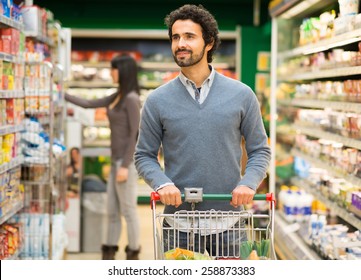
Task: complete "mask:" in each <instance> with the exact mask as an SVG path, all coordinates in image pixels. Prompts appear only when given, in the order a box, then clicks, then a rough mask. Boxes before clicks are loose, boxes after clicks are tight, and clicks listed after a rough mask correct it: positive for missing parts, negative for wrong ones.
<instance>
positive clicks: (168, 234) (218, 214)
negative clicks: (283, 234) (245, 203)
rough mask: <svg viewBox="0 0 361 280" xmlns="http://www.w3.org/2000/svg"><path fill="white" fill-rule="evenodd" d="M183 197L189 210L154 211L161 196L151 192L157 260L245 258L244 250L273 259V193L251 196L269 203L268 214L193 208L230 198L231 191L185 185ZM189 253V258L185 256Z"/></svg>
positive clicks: (274, 255) (262, 257) (274, 256)
mask: <svg viewBox="0 0 361 280" xmlns="http://www.w3.org/2000/svg"><path fill="white" fill-rule="evenodd" d="M182 199H184V201H185V202H188V203H191V206H192V207H191V209H192V210H191V211H186V210H180V211H177V212H175V213H174V214H164V213H157V211H156V202H157V201H159V200H160V197H159V195H158V193H157V192H152V193H151V209H152V220H153V240H154V258H155V259H156V260H159V259H169V254H173V255H174V254H175V255H177V254H178V255H182V258H181V259H245V257H244V252H245V251H247V250H249V251H250V253H251V251H253V250H256V252H257V253H258V254H257V255H258V256H259V255H261V256H260V257H261V259H276V254H275V251H274V233H273V229H274V213H275V199H274V195H273V194H272V193H268V194H256V195H255V196H254V198H253V199H254V200H264V201H268V202H269V209H268V213H260V214H255V213H253V212H252V211H245V210H242V211H218V210H208V211H198V210H196V209H195V208H196V203H198V202H201V201H203V200H218V201H219V200H224V201H227V200H228V201H230V200H231V199H232V195H230V194H203V191H202V189H198V188H186V189H185V193H184V194H182ZM266 246H267V247H266ZM185 252H186V253H185ZM184 254H185V255H184ZM189 254H192V257H190V258H187V255H188V256H190V255H189ZM195 256H197V257H196V258H194V257H195Z"/></svg>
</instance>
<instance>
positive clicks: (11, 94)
mask: <svg viewBox="0 0 361 280" xmlns="http://www.w3.org/2000/svg"><path fill="white" fill-rule="evenodd" d="M0 96H1V98H2V99H3V98H24V96H25V95H24V91H23V90H3V89H2V90H0Z"/></svg>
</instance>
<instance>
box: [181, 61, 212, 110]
mask: <svg viewBox="0 0 361 280" xmlns="http://www.w3.org/2000/svg"><path fill="white" fill-rule="evenodd" d="M209 69H210V70H211V74H209V76H208V78H207V79H205V80H204V82H203V84H202V86H201V90H200V92H199V93H200V97H199V104H202V103H203V102H204V100H206V98H207V96H208V93H209V91H210V89H211V86H212V83H213V80H214V75H215V70H214V68H213V67H212V66H211V65H209ZM179 79H180V80H181V82H182V84H183V85H184V86H185V88H186V89H187V91H188V92H189V94H190V95H191V96H192V98H193V99H196V96H195V92H194V91H195V89H196V88H197V87H196V84H195V83H194V82H193V81H192V80H190V79H188V78H187V77H186V76H184V74H183V73H182V72H180V73H179Z"/></svg>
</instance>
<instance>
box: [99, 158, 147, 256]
mask: <svg viewBox="0 0 361 280" xmlns="http://www.w3.org/2000/svg"><path fill="white" fill-rule="evenodd" d="M121 163H122V161H121V160H118V161H116V162H112V166H111V171H110V176H109V181H108V186H107V201H108V205H107V233H106V238H105V243H104V244H106V245H109V246H117V245H118V242H119V238H120V234H121V230H122V220H121V216H123V217H124V218H125V221H126V223H127V233H128V247H129V249H131V250H138V249H139V247H140V244H139V217H138V208H137V199H138V193H137V186H138V185H137V180H138V173H137V171H136V169H135V165H134V163H131V164H130V165H129V167H128V170H129V173H128V180H127V181H125V182H121V183H118V182H117V181H116V175H117V170H118V169H119V167H120V165H121Z"/></svg>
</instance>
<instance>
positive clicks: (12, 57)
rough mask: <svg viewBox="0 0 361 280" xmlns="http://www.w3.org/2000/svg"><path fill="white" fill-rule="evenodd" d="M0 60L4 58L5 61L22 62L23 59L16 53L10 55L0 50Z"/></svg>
mask: <svg viewBox="0 0 361 280" xmlns="http://www.w3.org/2000/svg"><path fill="white" fill-rule="evenodd" d="M0 60H4V61H7V62H12V63H23V62H24V61H23V60H22V59H21V58H20V56H16V55H11V54H8V53H3V52H0Z"/></svg>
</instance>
